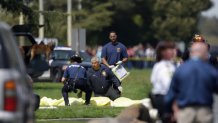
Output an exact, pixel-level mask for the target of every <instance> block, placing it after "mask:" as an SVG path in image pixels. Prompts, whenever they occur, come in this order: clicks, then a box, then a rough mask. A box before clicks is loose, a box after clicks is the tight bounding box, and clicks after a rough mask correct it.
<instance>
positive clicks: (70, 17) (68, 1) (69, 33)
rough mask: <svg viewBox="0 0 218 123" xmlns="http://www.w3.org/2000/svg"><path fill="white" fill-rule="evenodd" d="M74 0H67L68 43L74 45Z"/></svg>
mask: <svg viewBox="0 0 218 123" xmlns="http://www.w3.org/2000/svg"><path fill="white" fill-rule="evenodd" d="M71 12H72V0H67V14H68V16H67V45H68V46H70V47H72V15H71Z"/></svg>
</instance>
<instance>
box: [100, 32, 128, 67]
mask: <svg viewBox="0 0 218 123" xmlns="http://www.w3.org/2000/svg"><path fill="white" fill-rule="evenodd" d="M109 39H110V41H111V42H109V43H107V44H106V45H105V46H104V47H103V49H102V54H101V58H102V63H103V64H105V65H106V66H107V67H109V68H111V69H112V68H113V67H115V66H116V65H119V64H122V63H125V62H126V61H127V60H128V54H127V50H126V47H125V46H124V45H123V44H122V43H120V42H118V41H117V34H116V32H114V31H112V32H110V33H109Z"/></svg>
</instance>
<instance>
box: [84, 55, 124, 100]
mask: <svg viewBox="0 0 218 123" xmlns="http://www.w3.org/2000/svg"><path fill="white" fill-rule="evenodd" d="M91 62H92V68H90V69H89V70H88V72H87V76H88V83H89V85H90V86H91V88H92V90H93V91H94V94H95V96H105V97H109V98H110V99H111V100H115V99H116V98H118V97H120V93H121V92H122V87H121V86H120V82H119V80H118V79H117V78H116V77H115V76H114V74H113V73H112V72H111V70H110V69H109V68H108V67H106V66H105V65H100V63H99V58H98V57H93V58H92V59H91Z"/></svg>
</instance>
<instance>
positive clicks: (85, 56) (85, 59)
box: [80, 52, 91, 62]
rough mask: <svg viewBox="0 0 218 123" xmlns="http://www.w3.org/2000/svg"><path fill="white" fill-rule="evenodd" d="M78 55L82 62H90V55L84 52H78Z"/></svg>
mask: <svg viewBox="0 0 218 123" xmlns="http://www.w3.org/2000/svg"><path fill="white" fill-rule="evenodd" d="M80 56H81V57H82V60H83V61H84V62H91V56H90V55H89V54H88V53H86V52H80Z"/></svg>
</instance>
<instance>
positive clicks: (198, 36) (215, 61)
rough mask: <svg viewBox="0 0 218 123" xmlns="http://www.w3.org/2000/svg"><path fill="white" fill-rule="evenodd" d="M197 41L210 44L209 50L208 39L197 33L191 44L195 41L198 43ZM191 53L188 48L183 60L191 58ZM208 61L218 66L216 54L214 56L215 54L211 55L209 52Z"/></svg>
mask: <svg viewBox="0 0 218 123" xmlns="http://www.w3.org/2000/svg"><path fill="white" fill-rule="evenodd" d="M196 42H202V43H205V44H207V46H208V51H209V50H210V44H208V43H207V42H206V40H205V39H204V38H203V37H202V36H201V35H198V34H195V35H194V37H193V38H192V42H191V45H192V44H194V43H196ZM189 54H190V52H189V50H188V49H187V50H186V51H185V52H184V54H183V56H182V59H183V61H186V60H188V59H189ZM208 62H209V63H210V64H211V65H213V66H214V67H215V68H218V61H217V58H216V57H215V56H213V55H211V54H208Z"/></svg>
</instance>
